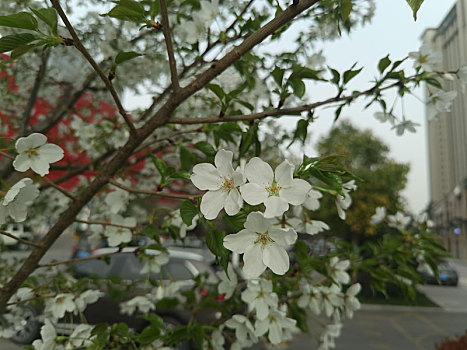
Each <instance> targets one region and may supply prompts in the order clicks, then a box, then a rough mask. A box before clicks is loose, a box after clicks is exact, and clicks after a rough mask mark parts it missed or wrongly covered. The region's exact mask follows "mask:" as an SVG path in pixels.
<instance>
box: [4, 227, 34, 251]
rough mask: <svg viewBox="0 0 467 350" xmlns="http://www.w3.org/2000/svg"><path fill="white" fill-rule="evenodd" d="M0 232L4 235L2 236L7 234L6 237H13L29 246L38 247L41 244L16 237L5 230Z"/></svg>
mask: <svg viewBox="0 0 467 350" xmlns="http://www.w3.org/2000/svg"><path fill="white" fill-rule="evenodd" d="M0 234H1V235H4V236H7V237H10V238H13V239H14V240H17V241H18V242H20V243H23V244H26V245H30V246H31V247H36V248H40V247H41V245H40V244H37V243H34V242H30V241H26V240H24V239H21V238H19V237H16V236H15V235H12V234H11V233H9V232H5V231H0Z"/></svg>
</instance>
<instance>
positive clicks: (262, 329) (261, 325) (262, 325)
mask: <svg viewBox="0 0 467 350" xmlns="http://www.w3.org/2000/svg"><path fill="white" fill-rule="evenodd" d="M268 328H269V320H268V319H266V320H257V321H256V322H255V335H256V336H258V337H259V336H261V335H263V334H264V333H266V332H267V331H268Z"/></svg>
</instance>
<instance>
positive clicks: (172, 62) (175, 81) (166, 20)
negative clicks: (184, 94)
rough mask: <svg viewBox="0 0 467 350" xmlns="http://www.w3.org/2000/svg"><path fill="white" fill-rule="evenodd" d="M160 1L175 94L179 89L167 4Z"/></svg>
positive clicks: (163, 30) (163, 0)
mask: <svg viewBox="0 0 467 350" xmlns="http://www.w3.org/2000/svg"><path fill="white" fill-rule="evenodd" d="M160 1H161V15H162V32H163V33H164V38H165V46H166V47H167V55H168V56H169V66H170V76H171V80H172V87H173V91H174V92H176V91H177V90H179V89H180V83H179V82H178V74H177V62H175V55H174V47H173V42H172V35H171V33H170V25H169V16H168V14H167V3H166V2H165V0H160Z"/></svg>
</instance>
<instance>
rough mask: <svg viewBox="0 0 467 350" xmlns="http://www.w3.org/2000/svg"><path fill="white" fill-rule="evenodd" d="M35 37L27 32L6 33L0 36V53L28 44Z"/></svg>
mask: <svg viewBox="0 0 467 350" xmlns="http://www.w3.org/2000/svg"><path fill="white" fill-rule="evenodd" d="M36 39H37V37H36V36H35V35H33V34H29V33H21V34H12V35H6V36H3V37H1V38H0V53H2V52H8V51H12V50H15V49H17V48H19V47H21V46H24V45H27V44H29V43H30V42H31V41H34V40H36Z"/></svg>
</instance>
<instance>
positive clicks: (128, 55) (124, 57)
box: [115, 51, 142, 65]
mask: <svg viewBox="0 0 467 350" xmlns="http://www.w3.org/2000/svg"><path fill="white" fill-rule="evenodd" d="M139 56H142V54H140V53H137V52H134V51H127V52H124V51H120V52H119V53H118V54H117V56H116V57H115V64H116V65H119V64H120V63H123V62H125V61H128V60H131V59H132V58H135V57H139Z"/></svg>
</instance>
